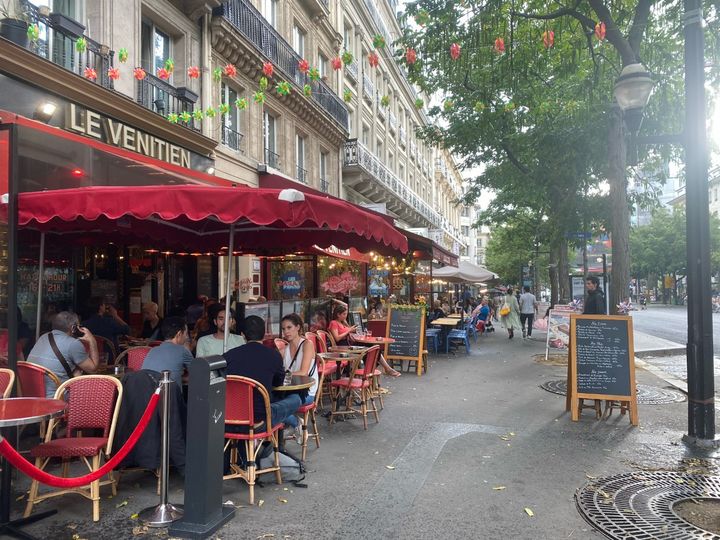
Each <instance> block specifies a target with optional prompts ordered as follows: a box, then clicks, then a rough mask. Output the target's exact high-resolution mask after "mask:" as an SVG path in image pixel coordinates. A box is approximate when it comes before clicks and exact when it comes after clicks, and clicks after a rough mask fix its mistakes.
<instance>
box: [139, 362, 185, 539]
mask: <svg viewBox="0 0 720 540" xmlns="http://www.w3.org/2000/svg"><path fill="white" fill-rule="evenodd" d="M160 384H162V425H161V433H162V435H161V436H162V442H161V447H160V504H158V505H157V506H151V507H149V508H146V509H145V510H143V511H141V512H140V514H139V517H140V520H141V521H142V522H143V523H144V524H145V525H147V526H148V527H167V526H168V525H169V524H170V523H172V522H173V521H177V520H178V519H180V518H182V516H183V510H182V506H180V505H173V504H171V503H169V502H168V481H169V478H170V416H169V413H170V392H169V391H168V389H169V385H171V384H175V382H174V381H173V380H172V379H170V372H169V371H163V372H162V379H160Z"/></svg>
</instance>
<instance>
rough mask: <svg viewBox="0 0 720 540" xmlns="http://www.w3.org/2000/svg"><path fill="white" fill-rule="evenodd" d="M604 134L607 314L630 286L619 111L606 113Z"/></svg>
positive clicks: (615, 109)
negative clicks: (607, 187) (607, 191)
mask: <svg viewBox="0 0 720 540" xmlns="http://www.w3.org/2000/svg"><path fill="white" fill-rule="evenodd" d="M609 116H610V122H609V130H608V175H607V176H608V178H607V179H608V183H609V184H610V208H611V209H610V230H611V232H612V237H611V238H612V279H611V283H612V285H613V286H612V287H611V289H610V297H609V300H610V302H609V303H610V312H611V313H612V314H616V313H617V305H618V304H619V303H621V302H622V299H623V297H624V296H627V286H628V283H629V282H630V246H629V238H630V205H629V204H628V198H627V178H626V176H625V152H626V148H625V133H624V126H623V117H622V111H621V110H620V107H618V106H617V105H614V106H613V107H611V109H610V115H609Z"/></svg>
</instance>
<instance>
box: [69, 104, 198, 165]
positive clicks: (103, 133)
mask: <svg viewBox="0 0 720 540" xmlns="http://www.w3.org/2000/svg"><path fill="white" fill-rule="evenodd" d="M65 129H68V130H70V131H74V132H76V133H80V134H81V135H87V136H88V137H93V138H94V139H99V140H101V141H103V142H106V143H108V144H111V145H113V146H117V147H118V148H124V149H125V150H130V151H132V152H137V153H138V154H142V155H144V156H148V157H151V158H155V159H159V160H162V161H167V162H168V163H172V164H173V165H178V166H180V167H185V168H187V169H189V168H190V151H189V150H186V149H185V148H182V147H180V146H178V145H175V144H172V143H169V142H167V141H164V140H162V139H158V138H157V137H154V136H153V135H150V134H149V133H145V132H144V131H140V130H137V129H135V128H132V127H130V126H128V125H125V124H123V123H122V122H117V121H115V120H113V119H111V118H107V117H104V116H102V115H100V114H98V113H96V112H93V111H89V110H87V109H82V108H80V107H78V106H76V105H75V104H74V103H70V106H69V107H68V111H67V115H66V116H65Z"/></svg>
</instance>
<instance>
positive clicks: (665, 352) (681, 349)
mask: <svg viewBox="0 0 720 540" xmlns="http://www.w3.org/2000/svg"><path fill="white" fill-rule="evenodd" d="M686 352H687V348H686V347H685V346H684V345H678V346H677V347H667V348H665V349H643V350H639V351H637V350H636V351H635V358H647V357H648V356H676V355H678V354H685V353H686Z"/></svg>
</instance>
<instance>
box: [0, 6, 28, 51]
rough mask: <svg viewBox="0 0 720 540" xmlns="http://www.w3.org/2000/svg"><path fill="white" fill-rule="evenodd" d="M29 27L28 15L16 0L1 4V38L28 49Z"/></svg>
mask: <svg viewBox="0 0 720 540" xmlns="http://www.w3.org/2000/svg"><path fill="white" fill-rule="evenodd" d="M28 26H29V21H28V15H27V13H26V12H25V10H24V9H23V8H22V7H21V6H20V4H19V3H18V2H17V1H16V0H8V1H7V2H4V3H2V4H0V37H4V38H5V39H7V40H9V41H12V42H13V43H15V44H16V45H20V46H21V47H27V46H28V41H29V38H28Z"/></svg>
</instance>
